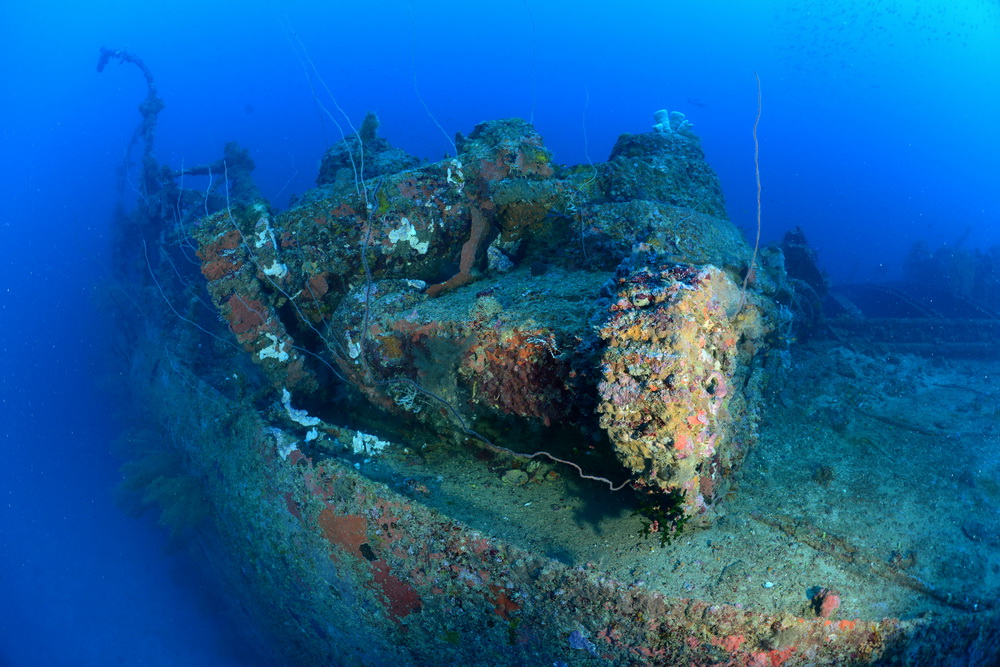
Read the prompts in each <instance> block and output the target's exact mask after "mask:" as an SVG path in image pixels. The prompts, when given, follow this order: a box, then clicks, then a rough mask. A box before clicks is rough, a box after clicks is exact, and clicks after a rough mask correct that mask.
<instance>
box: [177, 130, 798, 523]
mask: <svg viewBox="0 0 1000 667" xmlns="http://www.w3.org/2000/svg"><path fill="white" fill-rule="evenodd" d="M681 125H683V123H681ZM365 127H366V128H367V129H366V131H365V132H366V136H367V137H368V142H367V143H368V144H369V145H370V146H372V147H377V148H378V150H380V151H383V152H385V151H387V150H389V149H388V148H387V144H385V142H384V141H382V140H378V141H381V142H382V143H378V144H377V145H376V143H375V134H374V132H375V120H373V119H372V118H371V117H370V118H369V119H368V120H366V125H365ZM683 127H685V128H686V127H687V125H683ZM352 146H353V144H352ZM356 148H357V146H353V148H351V147H346V148H343V150H348V149H350V150H355V149H356ZM459 148H460V153H459V155H458V156H457V157H456V158H451V159H447V160H444V161H442V162H438V163H434V164H428V165H421V166H417V167H412V168H409V167H407V168H405V169H400V170H398V171H396V172H394V173H388V172H385V173H381V172H380V173H379V174H378V176H377V177H376V178H373V179H371V180H369V181H368V182H366V185H365V191H364V192H365V193H367V194H366V196H365V197H364V198H362V199H359V196H360V195H359V193H358V189H357V188H353V187H352V188H339V187H330V188H321V189H319V190H317V191H316V192H314V193H310V194H307V195H306V196H305V197H303V199H302V200H301V201H300V202H299V203H298V204H297V205H296V206H294V207H293V208H292V209H290V210H288V211H286V212H283V213H278V214H276V215H272V214H270V212H269V206H268V205H267V204H266V203H264V202H257V203H254V204H252V205H250V206H243V207H230V208H227V209H226V210H222V211H219V212H218V213H215V214H213V215H210V216H207V217H204V218H203V219H202V220H200V221H199V222H198V223H197V225H196V226H195V227H194V228H193V232H192V233H193V237H194V239H195V240H196V241H197V243H198V256H199V257H200V258H201V260H202V274H203V275H204V276H205V278H206V279H207V281H208V289H209V293H210V294H211V295H212V299H213V303H214V304H215V306H216V307H217V308H218V310H219V313H220V314H221V315H222V316H223V317H224V318H225V319H226V320H227V321H228V322H229V328H230V330H231V332H232V334H233V335H234V336H236V340H237V342H238V343H239V344H241V345H242V346H243V347H244V349H245V350H246V351H247V352H249V353H251V354H252V355H253V358H254V361H255V362H257V363H258V364H260V366H261V367H262V369H263V370H264V372H265V373H266V374H267V375H268V377H269V378H271V380H272V382H273V383H274V384H275V385H276V386H283V387H288V388H289V389H294V391H295V392H296V393H297V395H302V396H303V399H304V400H307V401H308V402H310V403H311V404H319V403H321V402H322V399H321V398H320V395H322V394H324V393H329V392H330V389H329V388H327V387H324V383H323V382H322V381H321V380H320V377H321V376H323V375H329V373H328V372H327V371H326V370H324V367H323V366H324V365H326V366H328V367H329V368H331V369H335V371H336V374H337V375H339V376H340V377H343V378H346V379H347V380H348V381H349V382H350V383H351V384H353V385H354V386H356V387H357V388H358V389H359V390H360V391H361V393H362V394H363V395H365V396H366V397H367V398H368V400H370V401H371V402H372V403H374V404H375V405H377V406H380V407H381V408H382V409H384V410H386V411H387V412H388V413H389V414H391V415H392V416H393V418H394V419H402V420H404V421H405V420H417V421H422V422H425V423H427V424H428V425H430V426H432V427H433V428H435V429H438V430H444V431H449V430H454V429H457V430H458V431H459V432H460V433H464V434H467V435H473V437H476V436H477V435H478V434H477V433H475V432H473V431H471V429H470V427H469V425H470V424H474V423H476V424H480V428H484V427H485V426H486V425H487V424H489V425H490V426H489V428H488V430H489V431H490V432H491V433H494V434H497V433H505V432H506V433H509V434H510V436H515V437H513V438H512V437H510V436H502V440H501V441H496V442H489V446H491V447H493V446H495V447H496V448H498V451H499V450H507V451H508V453H510V454H514V455H516V453H517V452H519V451H524V448H525V444H524V442H523V441H524V440H525V439H526V438H528V439H531V438H539V437H540V436H541V434H542V433H543V431H545V430H546V429H553V428H554V429H558V430H560V431H563V432H591V433H593V432H595V430H596V429H595V427H597V426H598V424H599V426H600V428H601V429H603V430H604V431H605V432H606V433H607V436H608V437H609V438H610V445H611V449H608V448H607V445H603V446H602V449H603V450H604V452H605V453H611V452H612V451H613V452H615V453H616V454H617V456H618V458H619V460H620V461H621V463H622V464H624V467H625V471H626V472H627V473H629V475H630V476H631V479H632V480H633V483H634V484H635V485H637V487H638V488H643V489H646V490H649V491H657V492H661V491H662V492H670V491H672V490H679V491H681V492H682V493H683V494H684V497H685V508H686V511H687V512H688V513H690V514H694V515H699V516H700V517H701V518H702V520H703V521H708V520H710V517H708V516H707V515H708V514H709V513H710V510H711V508H712V507H713V506H714V505H715V504H716V503H717V502H718V501H719V499H720V498H722V497H724V495H725V490H726V489H727V488H728V479H729V478H730V476H731V473H732V471H733V470H734V469H735V468H737V467H738V466H739V463H740V461H741V459H742V456H743V453H744V452H745V450H746V448H747V447H748V446H749V444H750V442H751V440H752V437H753V429H754V424H755V421H756V417H755V416H754V415H755V410H756V405H757V401H758V400H759V395H760V390H761V386H762V384H763V381H764V378H763V366H762V365H761V360H762V359H764V352H766V349H767V347H768V345H769V344H770V343H769V340H768V334H769V332H770V331H772V330H773V329H774V327H775V323H776V322H777V320H778V318H779V313H778V310H777V308H776V306H775V305H774V303H773V302H772V301H771V299H770V297H768V296H767V295H766V293H765V292H762V291H759V290H760V289H765V290H766V289H771V288H770V285H771V284H772V283H770V282H768V281H767V280H761V281H759V284H760V285H761V287H760V288H757V290H758V291H754V293H753V294H750V295H747V294H744V292H743V290H741V288H740V287H739V275H740V273H741V272H743V271H745V269H746V266H747V265H748V263H749V261H750V254H751V253H750V249H749V248H748V247H747V245H746V243H745V242H744V241H743V240H742V238H741V236H740V235H739V232H738V231H737V230H735V228H734V227H733V226H732V225H731V224H730V223H729V222H728V221H726V220H725V217H724V215H725V211H724V204H723V202H722V199H721V190H720V189H719V187H718V180H717V178H716V177H715V175H714V173H713V172H712V171H711V169H710V168H709V167H708V166H707V164H705V162H704V156H703V154H702V153H701V149H700V147H699V146H698V143H697V138H696V137H694V136H693V135H691V136H687V134H686V133H676V136H674V135H671V136H658V135H656V134H654V133H650V134H647V135H623V137H622V138H621V139H619V141H618V144H616V147H615V149H614V151H613V152H612V158H611V160H609V162H608V163H606V164H605V165H598V166H597V167H596V168H597V171H598V178H597V182H596V183H594V184H591V186H592V188H593V190H592V194H589V195H588V194H586V193H585V192H584V190H582V189H581V187H580V184H581V178H582V177H581V176H580V175H579V174H578V172H575V171H574V170H565V171H562V170H560V169H559V168H557V167H556V166H555V165H553V164H552V162H551V156H550V154H549V153H548V151H547V150H546V149H545V147H544V144H543V143H542V140H541V137H539V136H538V134H537V133H536V132H535V131H534V129H533V128H532V127H531V126H530V125H529V124H528V123H526V122H525V121H523V120H519V119H509V120H503V121H490V122H487V123H482V124H480V125H478V126H477V127H476V128H475V130H474V131H473V132H472V133H470V135H469V136H468V137H467V138H464V137H463V138H462V139H461V141H460V142H459ZM365 150H368V146H366V147H365ZM341 152H343V151H341ZM640 154H641V155H643V156H644V159H643V160H637V159H635V157H636V156H637V155H640ZM678 154H679V155H678ZM331 159H332V158H331ZM390 162H391V163H392V164H395V165H396V166H397V168H399V167H400V165H402V162H400V161H398V160H396V161H390ZM390 162H385V163H383V164H389V163H390ZM338 164H340V163H338ZM355 164H357V163H355ZM636 164H648V165H653V169H654V171H653V172H648V173H647V172H646V171H642V170H638V171H637V169H636V167H635V166H634V165H636ZM331 168H332V167H331ZM339 169H340V171H341V172H343V169H344V167H343V165H341V167H339ZM352 183H353V181H352ZM555 211H573V213H572V215H571V216H570V221H569V223H570V224H567V222H568V221H567V220H566V218H565V217H564V216H563V215H562V214H556V213H555ZM577 220H578V222H577ZM487 248H491V249H493V251H494V255H495V253H497V252H501V253H502V254H503V255H504V257H505V258H506V259H507V261H508V263H509V266H505V267H504V269H503V270H495V271H492V272H490V271H489V269H488V264H487V254H488V253H487ZM539 263H544V264H545V265H546V266H547V267H550V268H548V270H547V271H546V272H545V273H544V274H543V275H539V274H538V273H537V272H535V271H534V270H533V267H534V266H536V265H538V264H539ZM456 265H457V269H456ZM619 265H620V266H619ZM616 271H617V273H616ZM449 274H450V277H447V278H446V279H444V280H441V279H440V278H441V276H449ZM616 275H617V276H618V277H616ZM779 277H780V276H779ZM471 283H483V285H485V288H484V287H483V285H475V286H473V285H471ZM336 285H339V286H342V287H341V288H340V289H335V288H334V286H336ZM607 290H610V293H611V298H610V300H609V299H608V298H607V297H602V294H603V293H606V291H607ZM623 304H624V305H623ZM744 304H746V305H745V307H744ZM602 321H603V324H602V325H601V326H600V327H599V328H598V330H597V331H596V332H595V329H594V326H593V325H594V323H595V322H602ZM319 359H325V361H323V362H321V363H319V365H318V366H317V360H319ZM629 378H632V379H629ZM626 385H627V386H626ZM310 395H315V397H314V398H309V397H310ZM431 406H434V407H435V409H426V408H427V407H431ZM442 407H443V408H445V409H441V408H442ZM479 439H480V440H482V439H483V438H482V436H479ZM515 440H516V441H515ZM529 446H530V445H529ZM546 455H547V456H552V454H551V453H548V454H546ZM555 457H557V458H559V459H563V460H567V459H571V458H573V457H572V453H571V452H565V453H563V452H555ZM594 472H595V473H596V474H597V475H598V476H599V477H601V478H605V479H608V478H610V477H613V476H614V474H615V471H614V470H612V469H608V468H606V467H605V468H603V469H600V470H596V471H594ZM609 485H610V482H609Z"/></svg>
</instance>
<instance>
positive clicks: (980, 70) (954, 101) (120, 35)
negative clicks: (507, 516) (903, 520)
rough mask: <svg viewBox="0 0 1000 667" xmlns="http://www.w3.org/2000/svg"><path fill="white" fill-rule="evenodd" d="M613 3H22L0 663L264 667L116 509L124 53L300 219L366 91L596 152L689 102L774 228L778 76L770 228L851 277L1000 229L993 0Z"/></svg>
mask: <svg viewBox="0 0 1000 667" xmlns="http://www.w3.org/2000/svg"><path fill="white" fill-rule="evenodd" d="M614 6H615V9H614V10H611V9H609V7H611V3H607V2H592V1H585V2H573V3H570V2H556V1H548V2H546V1H543V0H523V1H511V2H506V3H482V6H480V4H479V3H469V2H461V3H460V2H453V1H439V2H433V3H432V2H427V1H420V0H414V1H413V2H412V3H407V2H392V1H389V2H373V3H363V2H356V3H330V2H291V3H284V4H283V6H282V7H281V8H280V9H279V8H278V6H277V4H275V5H271V4H268V3H257V2H254V1H253V0H248V1H244V2H214V3H205V2H197V3H195V2H188V1H186V0H181V1H175V2H169V3H167V2H146V3H138V2H134V1H130V2H124V1H119V2H97V3H76V2H74V3H69V2H65V3H58V2H45V1H40V2H30V3H29V2H16V1H8V2H4V3H2V4H0V160H2V162H0V169H2V170H3V174H2V178H0V248H2V250H3V251H2V254H0V318H2V319H0V364H2V365H0V406H2V407H0V409H2V413H0V423H2V445H3V448H2V450H0V454H2V456H3V460H2V462H0V494H2V498H0V665H5V666H6V665H11V666H20V665H108V664H124V665H138V664H144V665H171V664H184V665H200V664H206V665H207V664H212V665H220V664H253V662H252V659H251V658H250V657H249V656H248V655H246V654H245V652H244V650H243V648H242V647H243V646H244V645H245V642H244V638H242V637H240V636H239V634H238V633H237V632H236V631H235V630H234V629H233V627H232V626H231V624H230V622H229V621H228V619H227V617H226V616H225V614H224V613H223V612H222V609H224V606H225V605H224V597H225V592H224V591H220V590H218V589H217V588H216V587H215V586H214V585H213V584H212V583H211V582H210V581H209V580H207V579H206V578H205V576H204V575H203V573H202V571H201V569H200V566H199V565H198V563H196V562H192V561H189V560H186V559H185V557H184V556H182V555H180V554H179V553H174V554H173V555H171V553H170V552H169V550H167V546H168V544H167V542H168V541H167V538H166V536H165V535H164V534H163V531H162V530H161V529H159V528H157V527H156V526H155V524H153V523H152V519H131V518H127V517H125V516H124V515H123V514H122V513H121V512H120V511H119V510H118V509H117V508H116V506H115V505H114V502H113V500H112V489H113V487H114V485H115V483H116V482H117V480H118V478H119V474H118V472H117V468H118V465H119V461H118V460H116V458H115V457H114V455H113V454H112V452H111V442H112V440H113V439H114V437H115V434H116V422H115V419H114V415H115V413H116V407H118V406H116V405H115V401H116V400H118V399H116V398H115V396H116V395H115V393H114V391H113V385H114V377H113V376H112V375H110V374H109V369H110V368H112V367H113V365H112V364H111V360H110V355H111V351H110V350H109V349H108V346H107V345H106V340H107V335H106V333H107V332H106V330H105V328H104V326H105V325H104V323H103V322H102V320H101V316H100V315H99V311H98V309H97V308H96V304H97V303H98V302H99V301H100V295H101V294H102V293H103V290H104V288H105V285H106V283H105V281H106V279H107V278H106V277H107V276H108V273H109V271H108V268H107V267H108V265H109V248H108V240H109V230H110V224H111V220H112V213H113V210H114V206H115V202H116V190H115V187H116V169H117V168H118V167H119V165H120V164H121V163H122V161H123V158H124V155H125V147H126V145H127V144H128V141H129V138H130V137H131V134H132V132H133V130H134V128H135V126H136V124H137V122H138V120H139V117H138V114H137V112H136V106H137V105H138V103H139V102H140V101H141V100H142V98H143V97H144V96H145V92H146V91H145V83H144V81H143V80H142V78H141V76H140V74H139V72H138V70H137V69H135V68H134V67H132V66H130V65H125V66H119V65H118V64H116V63H112V64H111V65H109V66H108V68H107V69H105V71H104V72H103V73H101V74H98V72H97V71H96V68H95V65H96V62H97V57H98V53H99V48H100V47H101V46H107V47H109V48H122V47H127V48H128V49H129V50H130V51H131V52H132V53H135V54H136V55H138V56H140V57H141V58H143V59H144V61H145V62H146V64H147V65H148V66H149V67H150V68H151V70H152V71H153V73H154V74H155V76H156V84H157V88H158V92H159V94H160V96H161V97H162V98H163V99H164V100H165V101H166V104H167V107H166V109H165V110H164V111H163V113H162V114H161V115H160V123H159V129H158V133H157V137H156V142H157V143H156V154H157V157H158V159H159V161H160V162H161V163H166V164H169V165H170V166H172V167H173V168H180V167H182V166H191V165H195V164H202V163H207V162H210V161H213V160H216V159H218V158H219V157H220V156H221V151H222V146H223V144H224V143H225V142H226V141H230V140H236V141H238V142H240V144H242V145H243V146H245V147H247V148H249V149H250V150H251V153H252V156H253V159H254V160H255V162H256V164H257V171H256V172H255V177H256V179H257V182H258V184H259V185H260V187H261V189H262V191H263V192H264V194H265V196H266V197H268V198H269V199H271V201H272V202H273V204H274V205H275V206H277V207H279V208H281V207H284V206H286V205H287V203H288V200H289V197H290V196H291V195H292V194H294V193H302V192H304V191H305V190H306V189H308V188H309V187H311V185H312V184H313V182H314V179H315V175H316V172H317V168H318V163H319V160H320V158H321V156H322V154H323V151H324V150H325V149H326V148H327V147H328V146H329V145H330V144H332V143H333V142H334V141H336V140H338V139H340V138H341V134H340V131H339V130H338V128H337V127H336V124H335V123H334V122H333V120H336V121H337V122H339V123H340V124H341V125H342V126H344V128H345V130H346V129H347V125H348V123H347V119H350V122H351V123H353V124H355V125H357V124H358V123H359V122H360V120H361V118H362V117H363V115H364V113H365V112H366V111H367V110H376V111H377V112H378V114H379V116H380V118H381V121H382V126H381V128H380V131H381V134H382V135H383V136H385V137H386V138H388V139H389V140H390V141H392V142H393V143H395V144H396V145H398V146H399V147H401V148H403V149H405V150H407V151H408V152H410V153H413V154H415V155H418V156H421V157H424V158H429V159H438V158H440V157H441V156H442V155H443V154H445V153H447V152H449V151H450V150H451V145H450V139H449V138H450V136H452V135H453V134H454V133H455V132H457V131H461V132H465V133H468V131H469V130H471V129H472V127H473V125H474V124H475V123H477V122H479V121H482V120H486V119H489V118H498V117H506V116H513V115H519V116H523V117H527V118H530V119H531V120H533V122H534V123H535V125H536V126H537V128H538V129H539V131H540V132H541V134H542V135H543V136H544V138H545V140H546V144H547V146H548V147H549V148H550V149H552V151H553V152H554V154H555V159H556V160H557V161H559V162H564V163H578V162H587V161H588V160H592V161H601V160H604V159H605V158H606V157H607V154H608V152H609V150H610V147H611V146H612V144H613V143H614V141H615V138H616V137H617V135H618V134H619V133H621V132H640V131H646V130H648V129H649V127H650V125H651V124H652V115H653V112H655V111H656V110H657V109H660V108H668V109H670V110H680V111H682V112H684V113H685V114H687V117H688V118H689V119H690V120H691V121H692V122H693V123H694V127H695V130H696V131H697V132H698V133H699V135H700V136H701V138H702V141H703V145H704V148H705V150H706V153H707V156H708V160H709V162H710V164H711V165H712V166H713V167H714V168H715V169H716V170H717V171H718V173H719V175H720V177H721V179H722V183H723V187H724V189H725V192H726V196H727V200H728V207H729V212H730V216H731V218H732V219H733V220H734V222H736V223H737V224H738V225H740V226H742V227H744V228H745V229H747V230H748V231H751V230H752V228H753V227H754V226H755V224H756V191H755V186H754V171H753V168H754V162H753V137H752V127H753V121H754V115H755V113H756V108H757V92H756V84H755V78H754V72H755V71H756V72H757V73H758V74H759V76H760V80H761V87H762V88H761V89H762V108H763V115H762V118H761V122H760V128H759V139H760V168H761V179H762V183H763V193H762V202H761V203H762V222H763V237H764V240H765V241H768V240H774V239H777V238H780V236H781V235H782V234H783V232H784V231H785V230H787V229H789V228H791V227H794V226H795V225H800V226H802V228H803V229H804V230H805V232H806V234H807V235H808V237H809V239H810V241H811V242H812V243H813V244H814V245H815V246H816V247H817V249H818V250H819V253H820V259H821V262H822V263H823V265H824V267H825V268H826V269H827V270H828V271H829V272H830V273H831V275H832V276H833V278H834V279H836V280H841V281H844V280H871V279H885V278H892V277H896V276H898V275H899V272H900V268H901V263H902V259H903V257H904V256H905V254H906V252H907V250H908V249H909V247H910V245H911V244H912V243H913V242H914V241H917V240H924V241H926V242H928V244H929V245H930V246H931V247H937V246H940V245H942V244H956V243H963V244H965V247H967V248H971V247H978V248H986V247H988V246H991V245H995V244H998V243H1000V224H997V220H998V219H1000V162H998V161H997V160H996V150H997V147H998V146H1000V123H997V122H996V119H997V118H1000V87H998V86H997V85H996V74H995V69H996V63H997V62H1000V7H998V5H997V3H996V2H987V1H986V0H948V1H944V0H938V1H928V2H913V1H902V0H899V1H891V0H886V1H870V2H850V1H846V0H841V1H834V2H826V1H824V2H790V1H789V2H778V1H774V0H771V1H766V2H755V3H746V2H735V1H731V2H722V1H719V2H708V3H703V2H692V3H666V2H663V3H646V2H643V3H639V2H618V3H615V4H614ZM418 91H419V95H418ZM335 102H336V104H335ZM338 105H339V108H340V109H338V108H337V106H338ZM324 108H325V109H327V110H329V112H330V115H327V114H326V113H325V112H324V111H323V109H324ZM341 110H342V111H341ZM331 116H332V118H331ZM348 131H349V130H348ZM133 157H134V156H133ZM132 176H133V177H134V173H133V174H132ZM134 196H135V193H134V192H132V191H131V190H129V188H128V187H126V193H125V201H126V203H128V202H129V201H130V200H131V199H133V198H134Z"/></svg>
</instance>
